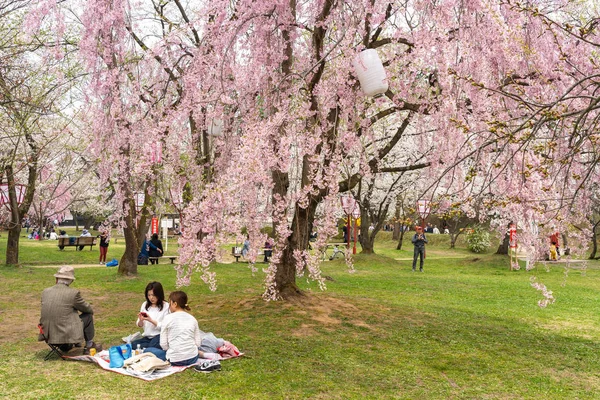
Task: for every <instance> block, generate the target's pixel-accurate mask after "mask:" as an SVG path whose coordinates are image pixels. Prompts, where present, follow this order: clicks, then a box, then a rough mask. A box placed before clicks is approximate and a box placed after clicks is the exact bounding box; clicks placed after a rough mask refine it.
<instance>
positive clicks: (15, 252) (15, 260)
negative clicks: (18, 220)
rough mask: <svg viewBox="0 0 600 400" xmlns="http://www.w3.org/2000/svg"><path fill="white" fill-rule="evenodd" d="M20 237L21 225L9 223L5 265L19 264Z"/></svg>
mask: <svg viewBox="0 0 600 400" xmlns="http://www.w3.org/2000/svg"><path fill="white" fill-rule="evenodd" d="M20 235H21V224H15V223H11V229H9V230H8V242H7V244H6V265H18V264H19V238H20Z"/></svg>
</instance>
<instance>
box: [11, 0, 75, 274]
mask: <svg viewBox="0 0 600 400" xmlns="http://www.w3.org/2000/svg"><path fill="white" fill-rule="evenodd" d="M31 4H33V2H29V1H10V0H6V1H2V2H0V22H1V23H0V26H1V27H0V31H1V32H2V35H0V36H1V37H2V40H1V41H0V59H1V62H0V121H2V123H3V135H2V136H1V137H0V148H2V152H1V153H0V171H1V172H2V173H1V176H2V177H3V178H4V179H3V182H6V183H7V184H8V192H9V206H10V222H9V224H8V243H7V250H6V264H9V265H17V264H18V261H19V237H20V231H21V219H22V218H23V217H24V216H25V215H26V214H27V212H28V211H29V208H30V206H31V204H32V202H33V200H34V195H35V192H36V187H37V185H38V177H39V173H40V169H41V168H42V164H41V161H42V154H43V153H44V151H45V150H46V149H47V148H49V147H51V146H52V145H53V138H55V135H56V131H57V129H58V128H59V126H61V121H64V120H63V116H64V114H65V110H66V109H67V108H68V107H69V105H70V103H71V100H70V98H69V97H68V96H66V94H67V93H69V92H70V91H71V89H72V88H73V87H74V86H75V84H76V83H77V81H78V79H79V77H80V76H81V74H80V70H79V69H78V64H77V63H76V62H74V60H73V57H71V55H70V54H65V51H66V52H67V53H68V51H69V50H70V49H71V44H70V43H69V42H68V40H62V39H57V38H56V37H55V36H52V35H51V34H50V33H49V32H42V33H40V34H39V35H33V36H32V35H30V34H29V32H28V31H27V29H24V24H25V21H26V15H27V12H26V11H27V10H28V9H27V7H29V6H30V5H31ZM19 184H20V185H25V186H26V191H25V194H24V198H23V201H22V203H21V204H19V203H18V199H17V193H16V186H17V185H19Z"/></svg>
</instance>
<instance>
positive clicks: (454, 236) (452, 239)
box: [450, 233, 460, 249]
mask: <svg viewBox="0 0 600 400" xmlns="http://www.w3.org/2000/svg"><path fill="white" fill-rule="evenodd" d="M458 235H460V233H451V234H450V248H451V249H453V248H454V246H455V245H456V239H458Z"/></svg>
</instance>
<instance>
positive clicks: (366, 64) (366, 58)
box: [352, 49, 388, 96]
mask: <svg viewBox="0 0 600 400" xmlns="http://www.w3.org/2000/svg"><path fill="white" fill-rule="evenodd" d="M352 64H353V65H354V70H355V71H356V75H357V76H358V80H359V82H360V87H361V88H362V90H363V92H364V93H365V94H366V95H367V96H375V95H378V94H382V93H385V92H386V91H387V90H388V83H387V77H386V75H385V69H384V68H383V63H382V62H381V59H380V58H379V54H377V50H375V49H367V50H363V51H361V52H360V53H358V54H357V55H356V57H355V58H354V61H353V62H352Z"/></svg>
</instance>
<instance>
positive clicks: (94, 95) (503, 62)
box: [80, 0, 598, 299]
mask: <svg viewBox="0 0 600 400" xmlns="http://www.w3.org/2000/svg"><path fill="white" fill-rule="evenodd" d="M592 11H593V10H592ZM593 15H595V14H594V13H593V12H590V7H589V6H588V5H587V4H583V3H580V2H570V1H567V0H548V1H543V2H542V1H530V2H527V3H520V2H514V1H512V0H511V1H508V0H506V1H502V0H500V1H497V0H494V1H492V0H469V1H465V0H447V1H446V0H444V1H440V2H433V1H429V0H422V1H416V0H415V1H403V2H389V1H376V0H369V1H353V0H351V1H345V2H335V1H333V0H314V1H309V2H304V3H302V2H297V1H296V0H285V1H272V2H254V1H247V0H239V1H230V0H228V1H224V0H215V1H211V2H205V1H196V2H182V1H180V0H177V1H173V2H168V3H160V4H156V3H151V2H143V1H141V2H137V3H135V5H133V4H130V3H129V2H127V1H126V0H116V1H111V2H106V1H100V0H95V1H88V2H86V6H85V11H84V13H83V15H82V17H81V20H82V21H83V24H84V30H83V33H82V34H83V40H82V41H81V43H80V51H81V55H82V57H83V58H84V59H85V60H86V66H87V68H88V70H89V72H90V74H91V75H90V76H91V85H90V87H89V104H90V106H91V108H92V109H93V110H94V115H93V117H94V121H95V122H94V132H95V135H96V137H97V138H98V140H97V142H96V143H97V144H96V151H97V154H98V155H99V156H101V157H102V158H103V159H104V160H106V162H104V163H103V167H102V170H103V173H102V176H104V177H105V179H107V178H108V177H109V176H113V177H115V179H116V180H117V182H118V184H117V185H116V186H115V187H116V193H117V195H116V199H117V201H118V202H120V204H121V205H122V207H121V210H122V212H121V216H122V217H123V221H124V223H125V224H126V226H128V227H133V226H140V227H141V229H140V230H138V231H136V232H137V236H136V233H135V232H133V231H132V233H131V235H129V234H126V241H127V243H128V244H127V248H128V250H127V252H128V254H129V255H128V256H127V258H126V259H123V261H125V262H123V264H124V268H125V270H127V273H135V268H134V266H133V265H129V263H131V262H133V261H132V260H133V259H134V256H135V254H134V252H135V251H136V250H137V247H136V245H135V244H131V243H140V235H141V234H142V233H143V232H145V231H144V229H143V228H144V227H145V226H147V225H146V224H145V222H146V221H147V216H148V215H149V210H150V209H151V208H153V207H154V204H155V202H156V201H158V200H157V199H160V197H161V196H159V195H157V193H159V192H160V188H159V187H158V186H157V185H156V179H155V177H156V176H167V177H168V179H166V181H176V179H177V178H180V179H182V180H183V181H184V182H185V184H186V185H187V186H186V187H187V188H188V191H187V193H188V195H189V196H188V199H189V203H188V204H187V206H186V209H185V211H184V228H185V230H184V236H183V238H182V239H181V242H180V244H181V250H180V267H179V269H178V283H179V284H189V282H190V279H191V276H192V273H193V272H194V271H197V270H199V271H201V273H202V275H201V276H202V278H203V279H204V280H205V281H206V282H208V283H209V284H211V286H212V287H213V288H214V284H215V280H214V274H213V273H212V272H211V271H210V263H211V262H212V261H214V260H215V259H216V258H217V257H218V254H219V252H218V249H219V244H220V243H223V242H227V241H228V240H230V238H231V237H230V236H229V235H230V234H237V235H240V234H241V232H242V229H243V228H245V229H246V230H247V232H248V233H249V236H250V240H251V242H252V243H253V246H252V248H251V252H250V258H251V260H252V259H254V258H255V257H256V253H257V249H258V247H259V246H260V245H261V244H262V243H263V242H264V239H265V235H264V234H263V233H261V228H262V224H263V222H264V221H273V231H274V233H275V246H274V255H273V257H272V259H271V263H270V265H269V266H268V268H267V269H266V270H265V272H266V281H265V292H264V293H265V294H264V296H265V298H267V299H279V298H285V297H289V296H294V295H297V294H300V291H299V290H298V287H297V285H296V276H297V274H300V273H308V276H309V278H311V279H314V280H316V281H317V282H318V284H319V286H320V287H324V285H325V282H324V280H323V278H322V276H321V273H320V269H319V257H318V254H317V253H318V250H319V249H322V248H323V247H324V246H325V244H326V243H327V239H328V237H330V236H332V235H335V234H336V233H337V229H336V227H335V216H336V214H337V213H338V211H339V200H338V195H339V194H340V193H342V192H346V191H349V190H353V189H354V190H356V186H357V184H358V182H360V180H361V178H363V177H370V176H373V175H376V174H381V173H385V172H394V173H402V172H407V171H417V170H419V171H421V172H422V174H421V177H422V179H423V183H424V185H423V186H422V190H421V193H420V196H419V198H422V197H423V196H430V198H432V199H434V198H443V197H444V196H446V197H448V198H453V199H456V201H455V203H456V205H457V207H458V208H460V212H461V213H464V214H465V215H466V216H468V217H470V218H474V217H478V218H488V217H489V216H490V215H499V216H502V217H501V218H496V219H495V220H494V221H493V224H494V226H496V227H497V228H498V229H499V230H503V229H504V227H505V226H506V224H507V222H508V221H510V220H517V221H526V223H523V226H524V227H530V226H533V225H536V226H537V227H541V228H542V230H544V229H548V224H549V221H555V222H557V223H558V224H559V225H561V231H564V230H565V229H566V228H567V227H568V226H569V224H570V223H574V222H580V221H584V220H585V218H584V217H585V214H586V212H587V211H588V210H589V207H590V204H589V201H588V199H589V196H588V194H589V190H590V187H591V185H590V184H589V183H590V182H591V181H594V180H595V179H597V177H598V173H597V172H598V171H597V157H598V153H597V151H595V148H596V147H595V146H596V145H597V140H598V138H597V135H596V133H595V132H596V131H597V129H596V119H597V108H596V99H597V96H596V92H595V90H596V89H597V83H596V81H597V56H596V52H597V47H598V46H597V43H596V38H597V31H596V30H597V27H596V24H597V22H596V21H597V20H596V19H595V18H594V17H593ZM364 49H376V50H377V51H378V53H379V55H380V57H381V58H382V59H383V62H384V65H385V68H386V71H387V74H388V83H389V90H388V91H387V92H386V93H385V95H384V96H382V97H378V98H368V97H365V96H364V95H363V93H362V91H361V89H360V86H359V84H358V82H357V80H356V75H355V71H354V70H353V67H352V60H353V59H354V58H355V56H356V55H357V53H359V52H360V51H362V50H364ZM390 119H393V120H394V121H395V123H396V125H395V126H396V127H397V128H396V129H395V131H393V133H392V134H391V135H389V136H388V137H384V138H382V137H381V136H380V135H378V125H380V124H383V123H386V121H389V120H390ZM216 125H218V126H220V127H221V126H222V129H219V130H221V133H220V134H221V136H214V137H210V136H209V132H210V131H211V127H214V126H216ZM390 125H391V124H390ZM407 132H409V133H410V137H408V136H407ZM407 141H409V142H413V143H414V142H416V143H418V145H419V148H420V149H426V151H422V152H421V157H420V158H413V159H391V158H390V157H389V156H390V155H392V154H395V153H394V149H397V148H399V147H402V145H403V144H405V143H406V142H407ZM159 144H161V145H162V146H161V148H162V149H164V152H163V157H162V162H161V163H156V162H152V161H149V160H150V159H151V158H149V157H147V154H148V148H150V149H151V148H152V146H157V145H159ZM386 157H388V158H387V159H386ZM348 163H352V168H351V169H350V170H349V173H345V172H346V171H345V170H344V168H343V167H345V166H347V165H348ZM135 191H143V192H144V193H145V194H146V195H147V197H146V199H148V204H146V206H147V207H146V208H145V209H143V210H147V211H142V216H141V218H139V219H138V215H137V214H136V212H135V210H134V205H133V201H132V199H133V193H134V192H135ZM317 210H320V212H321V214H320V215H323V218H316V215H317ZM144 218H146V221H145V220H144ZM530 222H531V223H530ZM533 222H535V223H533ZM582 226H587V225H585V224H583V225H582ZM563 228H564V229H563ZM132 229H133V228H132ZM527 229H529V228H527ZM313 230H315V231H317V232H318V233H319V235H318V239H317V241H316V242H315V243H313V248H316V249H317V252H316V253H312V252H310V251H309V250H308V239H309V235H310V233H311V231H313ZM542 234H543V232H542ZM129 236H131V237H130V238H129V239H127V237H129ZM532 241H533V239H532ZM130 244H131V245H130ZM129 252H130V253H129ZM127 260H128V261H127Z"/></svg>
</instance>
